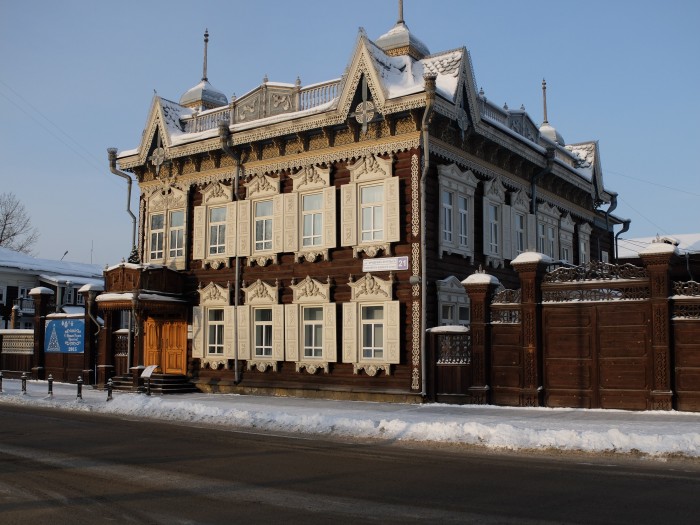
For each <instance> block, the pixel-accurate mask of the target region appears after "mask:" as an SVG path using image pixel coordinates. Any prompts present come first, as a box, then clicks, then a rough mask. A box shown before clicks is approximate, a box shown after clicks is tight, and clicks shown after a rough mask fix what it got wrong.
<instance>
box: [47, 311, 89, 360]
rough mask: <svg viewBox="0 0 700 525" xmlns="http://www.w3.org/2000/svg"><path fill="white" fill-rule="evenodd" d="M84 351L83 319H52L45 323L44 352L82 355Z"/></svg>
mask: <svg viewBox="0 0 700 525" xmlns="http://www.w3.org/2000/svg"><path fill="white" fill-rule="evenodd" d="M84 349H85V320H84V319H52V320H47V321H46V332H45V337H44V352H46V353H60V354H82V353H83V352H84Z"/></svg>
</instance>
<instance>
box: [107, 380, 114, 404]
mask: <svg viewBox="0 0 700 525" xmlns="http://www.w3.org/2000/svg"><path fill="white" fill-rule="evenodd" d="M113 387H114V383H112V380H111V379H110V380H109V381H107V401H111V400H112V388H113Z"/></svg>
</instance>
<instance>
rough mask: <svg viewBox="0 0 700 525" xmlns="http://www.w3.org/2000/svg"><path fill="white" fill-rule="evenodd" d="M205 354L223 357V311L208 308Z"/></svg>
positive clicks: (221, 309)
mask: <svg viewBox="0 0 700 525" xmlns="http://www.w3.org/2000/svg"><path fill="white" fill-rule="evenodd" d="M207 321H208V322H207V353H208V354H209V355H223V353H224V310H223V308H210V309H209V311H208V314H207Z"/></svg>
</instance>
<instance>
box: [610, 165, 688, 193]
mask: <svg viewBox="0 0 700 525" xmlns="http://www.w3.org/2000/svg"><path fill="white" fill-rule="evenodd" d="M605 171H607V172H608V173H614V174H615V175H620V176H621V177H625V178H627V179H632V180H636V181H639V182H644V183H645V184H650V185H652V186H658V187H659V188H664V189H667V190H671V191H677V192H679V193H682V194H684V195H693V196H694V197H700V193H693V192H692V191H688V190H682V189H680V188H674V187H672V186H666V185H665V184H659V183H658V182H651V181H649V180H645V179H640V178H639V177H632V176H631V175H625V174H624V173H620V172H619V171H613V170H605Z"/></svg>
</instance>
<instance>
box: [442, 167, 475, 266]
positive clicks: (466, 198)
mask: <svg viewBox="0 0 700 525" xmlns="http://www.w3.org/2000/svg"><path fill="white" fill-rule="evenodd" d="M437 169H438V184H439V191H440V203H439V204H440V206H439V209H440V218H439V220H440V225H441V234H440V238H439V253H440V257H443V256H444V255H445V254H447V255H451V254H456V255H461V256H462V257H464V258H465V259H469V260H473V258H474V194H475V192H476V187H477V185H478V184H479V180H478V179H477V178H476V177H475V176H474V174H473V173H472V172H471V171H461V170H460V169H459V168H458V167H457V165H456V164H449V165H445V164H439V165H438V167H437ZM446 193H447V194H450V195H451V196H452V206H451V208H450V209H449V210H448V209H447V208H446V207H445V206H444V204H443V195H444V194H446ZM445 231H449V233H450V235H449V236H446V235H445V234H444V232H445Z"/></svg>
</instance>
